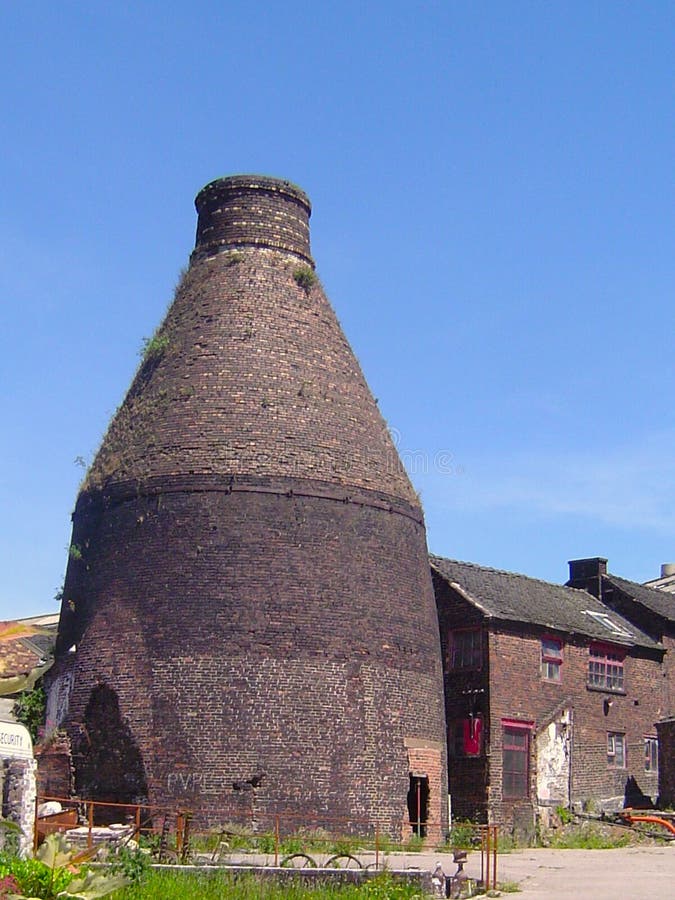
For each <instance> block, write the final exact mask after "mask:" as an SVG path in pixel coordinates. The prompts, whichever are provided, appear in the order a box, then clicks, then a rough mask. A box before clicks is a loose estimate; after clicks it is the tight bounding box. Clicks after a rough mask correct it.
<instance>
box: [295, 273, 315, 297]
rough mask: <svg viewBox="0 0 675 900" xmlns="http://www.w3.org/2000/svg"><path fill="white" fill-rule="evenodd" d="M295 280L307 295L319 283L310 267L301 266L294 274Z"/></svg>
mask: <svg viewBox="0 0 675 900" xmlns="http://www.w3.org/2000/svg"><path fill="white" fill-rule="evenodd" d="M293 278H294V280H295V283H296V284H297V285H298V286H299V287H301V288H302V289H303V291H304V292H305V293H306V294H309V292H310V291H311V290H312V288H313V287H314V285H315V284H316V282H317V277H316V273H315V272H314V269H311V268H310V267H309V266H300V268H299V269H296V270H295V271H294V272H293Z"/></svg>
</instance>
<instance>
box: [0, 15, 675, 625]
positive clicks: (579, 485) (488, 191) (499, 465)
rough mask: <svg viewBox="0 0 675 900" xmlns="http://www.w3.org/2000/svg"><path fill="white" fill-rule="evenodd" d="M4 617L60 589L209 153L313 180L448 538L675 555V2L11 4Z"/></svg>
mask: <svg viewBox="0 0 675 900" xmlns="http://www.w3.org/2000/svg"><path fill="white" fill-rule="evenodd" d="M0 24H1V25H2V30H3V35H4V41H3V53H2V55H1V56H0V76H1V79H2V85H3V89H2V92H1V93H0V105H1V109H0V130H1V131H0V137H1V146H2V153H1V154H0V175H1V180H2V191H0V287H1V289H2V298H3V302H2V304H1V306H0V341H1V346H0V350H1V353H0V377H1V379H2V385H3V390H2V392H1V394H0V403H1V404H2V406H1V409H0V415H1V419H0V421H2V425H3V427H2V432H1V435H0V462H1V464H2V465H1V469H0V504H1V508H2V512H3V515H2V520H1V523H0V528H2V539H1V540H0V554H1V557H0V562H1V571H2V576H0V617H4V618H8V617H14V616H18V615H28V614H31V613H38V612H43V611H56V609H57V606H56V604H55V603H54V601H53V595H54V593H55V591H56V589H57V588H58V587H59V586H60V584H61V582H62V579H63V572H64V568H65V563H66V547H67V545H68V543H69V539H70V513H71V511H72V508H73V505H74V502H75V497H76V494H77V489H78V484H79V482H80V480H81V478H82V475H83V470H82V468H81V465H79V464H78V463H77V462H76V460H77V459H78V458H83V459H85V460H87V461H89V460H90V459H91V458H92V455H93V453H94V452H95V450H96V447H97V445H98V443H99V441H100V439H101V437H102V435H103V433H104V431H105V428H106V425H107V423H108V420H109V418H110V416H111V414H112V412H113V410H114V409H115V407H116V406H117V405H118V403H119V402H120V401H121V399H122V397H123V395H124V392H125V391H126V388H127V387H128V385H129V383H130V380H131V377H132V374H133V372H134V369H135V367H136V365H137V363H138V351H139V348H140V347H141V344H142V339H143V337H144V336H147V335H149V334H151V333H152V331H153V330H154V328H155V327H156V325H157V324H158V323H159V321H160V319H161V318H162V315H163V313H164V311H165V309H166V306H167V303H168V301H169V299H170V297H171V294H172V290H173V286H174V284H175V282H176V280H177V277H178V272H179V270H180V269H181V268H182V267H183V266H184V265H185V263H186V261H187V257H188V255H189V253H190V250H191V248H192V246H193V241H194V229H195V224H196V218H195V212H194V207H193V198H194V195H195V194H196V193H197V191H198V190H199V188H200V187H202V186H203V185H204V184H205V183H206V182H208V181H210V180H212V179H213V178H215V177H218V176H220V175H225V174H231V173H237V172H259V173H265V174H270V175H276V176H280V177H283V178H288V179H290V180H292V181H295V182H297V183H298V184H299V185H300V186H301V187H303V188H304V189H305V190H306V191H307V193H308V194H309V196H310V197H311V199H312V202H313V207H314V213H313V216H312V247H313V252H314V256H315V259H316V261H317V266H318V271H319V274H320V276H321V278H322V280H323V282H324V285H325V287H326V290H327V292H328V295H329V297H330V298H331V300H332V303H333V305H334V307H335V309H336V311H337V313H338V316H339V317H340V320H341V322H342V324H343V327H344V329H345V331H346V333H347V336H348V338H349V339H350V341H351V343H352V346H353V347H354V349H355V350H356V352H357V354H358V356H359V358H360V360H361V363H362V366H363V369H364V371H365V374H366V377H367V378H368V380H369V383H370V385H371V387H372V389H373V393H374V394H375V396H376V397H378V399H379V403H380V407H381V409H382V410H383V412H384V414H385V416H386V417H387V419H388V421H389V422H390V424H391V426H392V428H393V429H394V432H395V435H396V437H397V441H398V445H399V448H400V449H401V452H402V455H403V457H404V459H406V460H407V461H408V463H409V465H410V467H411V470H412V472H411V474H412V477H413V481H414V483H415V485H416V487H417V488H418V490H419V491H420V492H421V495H422V500H423V503H424V507H425V512H426V516H427V525H428V532H429V544H430V547H431V549H432V550H433V551H434V552H436V553H440V554H444V555H448V556H451V557H455V558H459V559H466V560H471V561H474V562H479V563H482V564H485V565H492V566H495V567H499V568H506V569H510V570H513V571H518V572H523V573H525V574H529V575H533V576H538V577H541V578H545V579H548V580H551V581H563V580H565V578H566V577H567V566H566V561H567V560H568V559H571V558H574V557H579V556H594V555H603V556H607V557H609V560H610V567H611V568H612V569H613V570H614V571H615V572H616V573H617V574H622V575H624V576H625V577H628V578H633V579H636V580H640V581H642V580H645V579H647V578H650V577H655V576H656V575H657V574H658V569H659V564H660V563H662V562H666V561H670V560H674V559H675V478H674V475H673V460H674V459H675V404H674V403H673V394H674V390H673V388H674V381H675V357H674V354H673V348H672V341H673V332H674V330H675V329H674V327H673V326H674V321H673V320H674V318H675V311H674V306H675V304H674V303H673V299H674V296H673V295H674V289H675V253H674V249H675V248H674V247H673V243H674V239H675V227H674V226H675V196H674V194H675V185H674V178H673V158H674V156H675V153H674V151H675V117H674V111H675V104H674V102H673V101H674V99H675V97H674V87H675V63H674V58H673V52H672V44H673V34H674V26H675V6H673V4H672V3H669V2H650V3H642V4H638V3H632V2H631V3H629V2H618V0H617V2H609V0H607V2H589V0H585V2H560V3H541V2H531V3H528V2H519V0H512V2H508V3H507V2H447V0H446V2H442V3H441V2H427V3H396V2H395V0H389V2H387V3H384V2H359V3H355V2H341V3H336V4H319V3H316V2H306V3H305V2H294V0H288V2H268V3H265V2H262V3H260V4H258V5H251V4H248V3H228V2H225V0H219V2H206V0H203V2H200V0H192V2H190V3H187V2H174V3H167V2H166V0H165V2H138V3H125V2H121V0H118V2H115V3H104V2H95V0H94V2H92V0H88V2H69V0H61V2H60V3H58V4H54V3H53V2H49V3H47V2H31V0H24V2H22V3H12V2H7V3H3V4H2V5H1V6H0Z"/></svg>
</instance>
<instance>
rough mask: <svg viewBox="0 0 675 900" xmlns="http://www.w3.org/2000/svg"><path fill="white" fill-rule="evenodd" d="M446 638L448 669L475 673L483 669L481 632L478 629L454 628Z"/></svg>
mask: <svg viewBox="0 0 675 900" xmlns="http://www.w3.org/2000/svg"><path fill="white" fill-rule="evenodd" d="M448 637H449V639H448V668H449V669H451V670H453V671H464V672H471V671H474V672H475V671H478V670H480V669H482V668H483V632H482V630H481V629H480V628H456V629H453V630H452V631H450V633H449V636H448ZM469 638H470V642H469V640H468V639H469ZM465 641H466V644H465V643H464V642H465Z"/></svg>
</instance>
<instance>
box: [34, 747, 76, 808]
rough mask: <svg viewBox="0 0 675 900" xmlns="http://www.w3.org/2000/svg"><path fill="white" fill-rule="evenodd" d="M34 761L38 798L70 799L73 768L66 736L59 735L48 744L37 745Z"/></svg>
mask: <svg viewBox="0 0 675 900" xmlns="http://www.w3.org/2000/svg"><path fill="white" fill-rule="evenodd" d="M35 759H36V761H37V790H38V794H39V795H40V797H70V795H71V794H72V792H73V768H72V755H71V749H70V740H69V739H68V737H67V735H64V734H61V733H59V734H56V735H55V737H54V738H53V739H52V740H51V741H49V743H47V744H43V745H39V744H38V745H37V746H36V747H35Z"/></svg>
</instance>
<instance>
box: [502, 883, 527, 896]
mask: <svg viewBox="0 0 675 900" xmlns="http://www.w3.org/2000/svg"><path fill="white" fill-rule="evenodd" d="M499 890H500V891H501V892H502V894H517V893H519V892H520V891H521V890H522V888H521V887H520V885H519V884H518V882H517V881H500V882H499Z"/></svg>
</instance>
